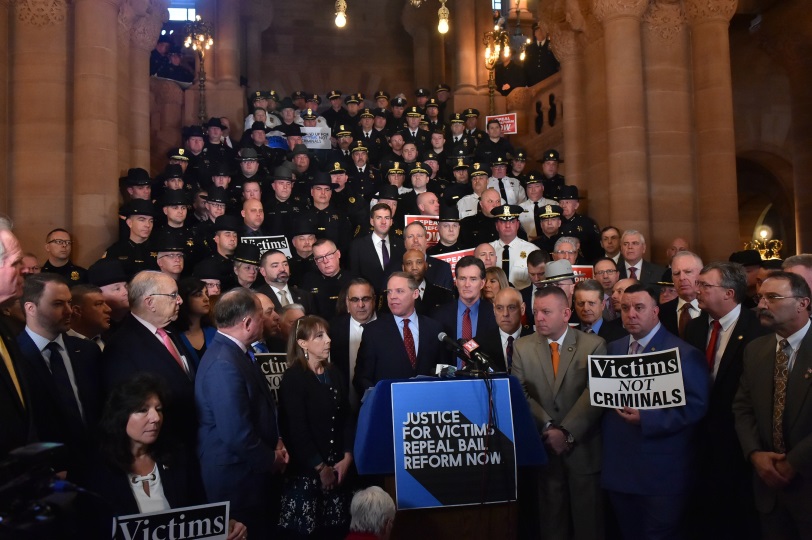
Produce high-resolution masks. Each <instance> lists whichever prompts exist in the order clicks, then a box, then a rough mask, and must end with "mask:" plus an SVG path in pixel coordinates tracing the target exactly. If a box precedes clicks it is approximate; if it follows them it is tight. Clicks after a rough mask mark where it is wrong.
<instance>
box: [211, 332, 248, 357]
mask: <svg viewBox="0 0 812 540" xmlns="http://www.w3.org/2000/svg"><path fill="white" fill-rule="evenodd" d="M217 333H218V334H220V335H221V336H223V337H226V338H228V339H230V340H231V341H233V342H234V343H236V344H237V346H238V347H239V348H240V350H241V351H242V352H248V347H246V346H245V344H244V343H243V342H242V341H240V340H239V339H237V338H235V337H233V336H229V335H228V334H226V333H225V332H221V331H220V330H218V331H217Z"/></svg>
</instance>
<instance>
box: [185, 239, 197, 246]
mask: <svg viewBox="0 0 812 540" xmlns="http://www.w3.org/2000/svg"><path fill="white" fill-rule="evenodd" d="M186 245H187V246H189V247H195V241H194V239H192V238H190V239H188V240H187V241H186Z"/></svg>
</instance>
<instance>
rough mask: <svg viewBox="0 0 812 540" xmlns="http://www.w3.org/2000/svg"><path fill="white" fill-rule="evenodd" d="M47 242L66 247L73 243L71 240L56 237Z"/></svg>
mask: <svg viewBox="0 0 812 540" xmlns="http://www.w3.org/2000/svg"><path fill="white" fill-rule="evenodd" d="M48 243H49V244H56V245H57V246H62V247H67V246H70V245H73V240H60V239H58V238H56V239H54V240H48Z"/></svg>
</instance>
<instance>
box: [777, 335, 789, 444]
mask: <svg viewBox="0 0 812 540" xmlns="http://www.w3.org/2000/svg"><path fill="white" fill-rule="evenodd" d="M787 349H789V342H788V341H787V340H786V339H782V340H781V342H780V343H779V344H778V351H777V352H776V353H775V372H774V373H773V392H775V394H774V395H773V450H775V451H776V452H778V453H779V454H783V453H784V452H785V451H786V447H785V446H784V405H786V400H787V374H788V367H789V355H788V354H787Z"/></svg>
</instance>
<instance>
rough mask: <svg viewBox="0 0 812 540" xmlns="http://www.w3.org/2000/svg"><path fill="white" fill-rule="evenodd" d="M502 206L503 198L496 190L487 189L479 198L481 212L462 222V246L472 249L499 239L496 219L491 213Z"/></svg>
mask: <svg viewBox="0 0 812 540" xmlns="http://www.w3.org/2000/svg"><path fill="white" fill-rule="evenodd" d="M501 204H502V196H501V195H500V194H499V192H498V191H496V190H495V189H486V190H485V191H483V192H482V196H481V197H480V198H479V210H480V211H479V212H477V213H476V214H474V215H472V216H468V217H466V218H464V219H462V220H461V221H460V245H461V246H462V247H463V249H466V248H472V247H474V246H476V245H479V244H481V243H482V242H493V241H495V240H498V239H499V233H498V232H497V231H496V218H494V216H493V214H492V213H491V212H492V211H493V209H494V208H496V207H497V206H500V205H501Z"/></svg>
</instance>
